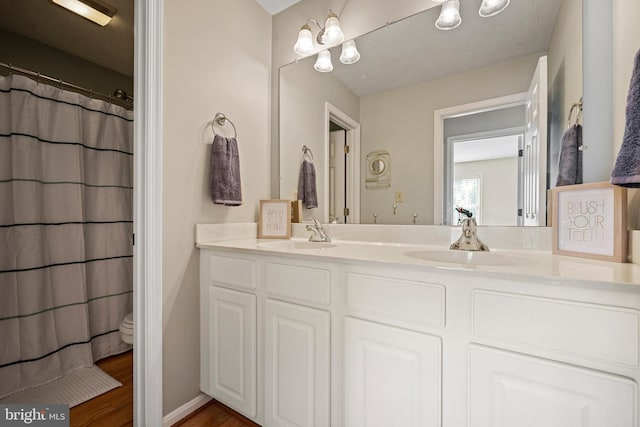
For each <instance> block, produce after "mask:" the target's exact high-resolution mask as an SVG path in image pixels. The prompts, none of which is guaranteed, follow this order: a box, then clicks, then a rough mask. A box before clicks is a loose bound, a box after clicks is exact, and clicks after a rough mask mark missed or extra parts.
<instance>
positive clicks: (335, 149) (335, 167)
mask: <svg viewBox="0 0 640 427" xmlns="http://www.w3.org/2000/svg"><path fill="white" fill-rule="evenodd" d="M345 145H346V132H345V131H343V130H336V131H333V132H331V133H330V134H329V189H330V190H329V221H330V222H331V221H334V220H336V219H339V218H342V220H340V222H342V221H344V222H345V224H346V223H347V221H348V219H347V217H346V216H345V214H344V209H345V208H346V207H347V205H346V197H347V188H346V187H347V163H346V161H345V157H346V156H347V153H345ZM349 222H350V221H349Z"/></svg>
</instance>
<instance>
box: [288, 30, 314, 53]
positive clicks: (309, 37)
mask: <svg viewBox="0 0 640 427" xmlns="http://www.w3.org/2000/svg"><path fill="white" fill-rule="evenodd" d="M293 50H294V51H295V52H296V53H297V54H299V55H310V54H312V53H313V34H311V27H309V26H308V25H306V24H305V25H303V26H302V28H300V32H299V33H298V40H297V41H296V44H295V45H294V46H293Z"/></svg>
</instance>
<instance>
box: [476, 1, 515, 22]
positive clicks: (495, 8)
mask: <svg viewBox="0 0 640 427" xmlns="http://www.w3.org/2000/svg"><path fill="white" fill-rule="evenodd" d="M510 1H511V0H482V4H481V5H480V10H479V11H478V13H479V14H480V16H482V17H483V18H488V17H490V16H494V15H497V14H499V13H500V12H502V11H503V10H505V9H506V8H507V6H509V2H510Z"/></svg>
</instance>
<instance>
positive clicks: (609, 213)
mask: <svg viewBox="0 0 640 427" xmlns="http://www.w3.org/2000/svg"><path fill="white" fill-rule="evenodd" d="M552 197H553V203H552V206H553V222H552V224H553V240H554V244H553V252H554V253H556V254H559V255H571V256H579V257H585V258H594V259H601V260H605V261H616V262H625V261H626V256H627V251H626V248H627V229H626V224H625V222H626V221H625V219H626V211H627V198H626V189H624V188H621V187H615V186H612V185H611V184H609V183H606V182H603V183H592V184H578V185H567V186H563V187H556V188H554V189H553V191H552Z"/></svg>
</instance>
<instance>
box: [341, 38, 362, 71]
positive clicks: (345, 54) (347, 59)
mask: <svg viewBox="0 0 640 427" xmlns="http://www.w3.org/2000/svg"><path fill="white" fill-rule="evenodd" d="M359 59H360V52H358V48H357V47H356V41H355V40H348V41H346V42H344V43H342V53H341V54H340V62H342V63H343V64H347V65H349V64H355V63H356V62H358V60H359Z"/></svg>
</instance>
